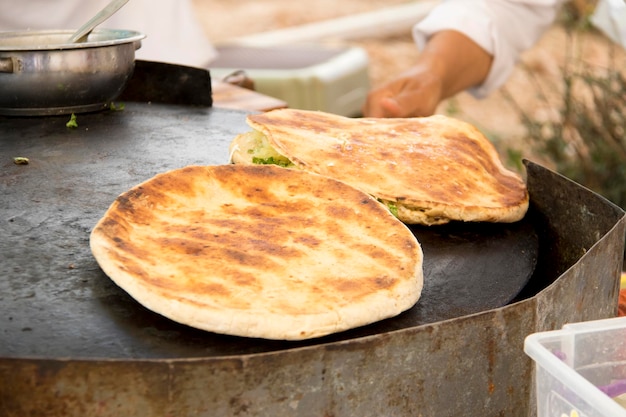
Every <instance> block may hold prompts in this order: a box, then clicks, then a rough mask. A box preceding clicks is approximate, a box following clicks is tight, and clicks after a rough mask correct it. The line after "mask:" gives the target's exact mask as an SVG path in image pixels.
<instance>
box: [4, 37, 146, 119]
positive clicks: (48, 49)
mask: <svg viewBox="0 0 626 417" xmlns="http://www.w3.org/2000/svg"><path fill="white" fill-rule="evenodd" d="M72 34H73V31H71V30H57V31H20V32H1V33H0V91H2V94H0V114H1V115H13V116H37V115H53V114H70V113H82V112H89V111H96V110H101V109H105V108H108V106H109V104H110V102H111V101H112V100H114V99H115V98H116V97H117V96H118V95H119V94H120V93H121V92H122V90H123V89H124V86H125V85H126V83H127V82H128V80H129V78H130V76H131V75H132V73H133V68H134V63H135V50H136V49H138V48H140V46H141V39H143V38H144V37H145V36H144V35H143V34H141V33H138V32H134V31H126V30H113V29H96V30H94V31H93V32H92V33H91V34H89V36H88V38H87V40H86V41H85V42H79V43H68V40H69V38H70V36H71V35H72Z"/></svg>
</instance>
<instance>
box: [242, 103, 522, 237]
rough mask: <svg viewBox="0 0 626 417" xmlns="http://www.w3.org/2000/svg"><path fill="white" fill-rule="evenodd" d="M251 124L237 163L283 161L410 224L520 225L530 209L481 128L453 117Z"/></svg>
mask: <svg viewBox="0 0 626 417" xmlns="http://www.w3.org/2000/svg"><path fill="white" fill-rule="evenodd" d="M247 122H248V124H249V125H250V126H251V127H252V128H253V129H254V130H253V131H252V132H248V133H244V134H241V135H239V136H237V137H236V138H235V139H234V140H233V142H232V144H231V149H230V153H231V161H232V162H234V163H236V164H252V163H277V164H279V165H283V166H293V167H295V168H298V169H301V170H305V171H309V172H315V173H317V174H321V175H326V176H329V177H332V178H335V179H338V180H340V181H343V182H345V183H347V184H350V185H352V186H354V187H356V188H358V189H360V190H362V191H365V192H367V193H368V194H370V195H372V196H374V197H376V198H377V199H379V200H380V201H381V202H383V203H384V204H386V205H387V206H388V207H390V208H391V209H392V211H393V212H394V213H395V214H396V215H397V216H398V218H399V219H400V220H402V221H403V222H405V223H418V224H425V225H434V224H443V223H447V222H449V221H451V220H458V221H484V222H514V221H517V220H520V219H522V218H523V217H524V215H525V213H526V211H527V209H528V200H529V198H528V191H527V189H526V184H525V182H524V181H523V179H522V178H521V176H520V175H518V174H517V173H515V172H513V171H510V170H508V169H506V168H505V167H504V166H503V165H502V163H501V161H500V158H499V155H498V153H497V151H496V149H495V148H494V146H493V145H492V144H491V142H489V140H488V139H487V138H485V137H484V136H483V135H482V134H481V133H480V131H478V129H476V128H475V127H473V126H472V125H470V124H468V123H465V122H462V121H460V120H457V119H454V118H450V117H446V116H442V115H436V116H431V117H423V118H407V119H376V118H347V117H343V116H338V115H334V114H330V113H324V112H316V111H307V110H296V109H281V110H274V111H271V112H267V113H263V114H255V115H250V116H248V118H247Z"/></svg>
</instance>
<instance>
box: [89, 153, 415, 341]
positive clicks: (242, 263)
mask: <svg viewBox="0 0 626 417" xmlns="http://www.w3.org/2000/svg"><path fill="white" fill-rule="evenodd" d="M90 245H91V250H92V253H93V255H94V257H95V258H96V260H97V261H98V264H99V265H100V266H101V268H102V269H103V271H104V272H105V273H106V274H107V275H108V276H109V277H110V278H111V279H112V280H113V281H114V282H116V283H117V284H118V285H119V286H120V287H121V288H122V289H124V290H125V291H127V292H128V293H129V294H130V295H131V296H132V297H134V298H135V299H136V300H137V301H138V302H139V303H141V304H143V305H144V306H145V307H147V308H148V309H150V310H153V311H155V312H157V313H160V314H162V315H163V316H166V317H168V318H170V319H172V320H174V321H177V322H180V323H183V324H186V325H189V326H192V327H196V328H199V329H204V330H208V331H212V332H217V333H224V334H230V335H238V336H247V337H259V338H267V339H290V340H298V339H308V338H314V337H319V336H323V335H327V334H330V333H335V332H340V331H343V330H347V329H350V328H353V327H357V326H362V325H365V324H368V323H372V322H375V321H378V320H382V319H384V318H388V317H392V316H395V315H397V314H399V313H401V312H402V311H405V310H407V309H409V308H410V307H411V306H413V305H414V304H415V303H416V302H417V300H418V299H419V297H420V294H421V290H422V285H423V272H422V263H423V259H422V250H421V247H420V245H419V243H418V241H417V240H416V238H415V236H414V235H413V234H412V233H411V231H410V230H409V229H408V228H407V227H406V226H405V225H404V224H402V223H401V222H400V221H398V220H397V219H396V218H395V217H393V216H392V215H391V214H390V213H389V212H388V211H387V210H386V209H385V208H384V207H383V206H382V205H381V204H379V203H378V202H377V201H376V200H374V199H373V198H372V197H371V196H369V195H367V194H365V193H363V192H361V191H358V190H356V189H355V188H353V187H350V186H348V185H346V184H344V183H342V182H339V181H336V180H333V179H331V178H328V177H324V176H320V175H316V174H310V173H307V172H303V171H296V170H288V169H284V168H279V167H276V166H243V165H221V166H190V167H186V168H182V169H178V170H174V171H170V172H166V173H163V174H159V175H157V176H155V177H154V178H152V179H150V180H147V181H145V182H144V183H142V184H139V185H137V186H135V187H133V188H132V189H130V190H129V191H127V192H125V193H123V194H122V195H120V196H119V197H118V198H117V199H116V200H115V201H114V202H113V204H112V205H111V206H110V208H109V209H108V210H107V211H106V213H105V215H104V216H103V217H102V218H101V219H100V221H99V222H98V223H97V225H96V226H95V227H94V229H93V231H92V233H91V236H90Z"/></svg>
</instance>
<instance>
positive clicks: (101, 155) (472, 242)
mask: <svg viewBox="0 0 626 417" xmlns="http://www.w3.org/2000/svg"><path fill="white" fill-rule="evenodd" d="M245 116H246V113H244V112H239V111H234V110H223V109H218V108H203V107H192V106H174V105H157V104H143V103H126V108H125V109H124V110H123V111H105V112H100V113H93V114H83V115H79V116H78V118H77V123H78V128H74V129H70V128H67V127H66V125H65V124H66V122H67V121H68V120H69V118H68V117H47V118H2V117H0V133H1V134H0V195H1V196H2V199H1V201H2V204H1V205H0V235H1V236H2V237H1V238H0V254H1V256H0V357H50V358H60V357H64V358H137V359H141V358H180V357H208V356H224V355H240V354H250V353H259V352H270V351H275V350H282V349H289V348H293V347H297V346H305V345H312V344H318V343H323V342H328V341H339V340H347V339H352V338H357V337H361V336H367V335H373V334H380V333H384V332H390V331H393V330H398V329H403V328H407V327H413V326H417V325H420V324H426V323H433V322H437V321H442V320H447V319H451V318H456V317H461V316H466V315H470V314H474V313H479V312H483V311H487V310H490V309H493V308H497V307H500V306H504V305H506V304H507V303H510V302H511V301H512V300H514V299H515V297H516V296H517V295H518V294H519V292H520V290H522V288H523V287H524V286H525V284H526V283H527V282H528V280H529V278H530V277H531V275H532V273H533V270H534V267H535V263H536V261H537V256H538V238H537V233H536V232H535V227H534V225H533V224H532V222H531V220H529V219H525V220H523V221H521V222H518V223H514V224H462V223H453V224H449V225H446V226H437V227H412V228H411V229H412V230H413V232H414V233H415V234H416V236H417V237H418V240H419V241H420V243H421V244H422V247H423V250H424V271H425V284H424V290H423V295H422V297H421V299H420V300H419V302H418V303H417V304H416V305H415V306H414V307H413V308H412V309H411V310H409V311H407V312H405V313H403V314H401V315H400V316H398V317H395V318H392V319H388V320H384V321H381V322H379V323H375V324H372V325H369V326H365V327H361V328H358V329H354V330H350V331H347V332H343V333H340V334H336V335H332V336H328V337H324V338H321V339H315V340H309V341H303V342H297V343H296V342H284V341H269V340H259V339H248V338H239V337H231V336H223V335H218V334H213V333H210V332H204V331H200V330H196V329H192V328H189V327H187V326H184V325H180V324H178V323H175V322H172V321H170V320H168V319H166V318H164V317H162V316H160V315H158V314H156V313H153V312H151V311H149V310H147V309H145V308H144V307H142V306H141V305H140V304H138V303H137V302H135V301H134V300H133V299H132V298H131V297H130V296H128V295H127V294H126V293H125V292H124V291H123V290H121V289H120V288H119V287H117V286H116V285H115V284H114V283H113V282H112V281H111V280H110V279H109V278H108V277H107V276H106V275H105V274H104V273H103V272H102V271H101V270H100V268H99V267H98V265H97V264H96V261H95V259H94V258H93V256H92V255H91V252H90V249H89V233H90V231H91V228H92V227H93V226H94V225H95V223H96V222H97V220H98V219H99V218H100V217H101V216H102V215H103V214H104V212H105V211H106V209H107V208H108V206H109V205H110V204H111V203H112V202H113V200H114V199H115V198H116V197H117V196H118V195H119V194H121V193H122V192H124V191H126V190H127V189H128V188H130V187H132V186H134V185H136V184H137V183H139V182H141V181H144V180H146V179H148V178H150V177H152V176H153V175H155V174H157V173H160V172H164V171H167V170H170V169H174V168H179V167H183V166H186V165H193V164H202V165H209V164H222V163H227V160H228V145H229V144H230V141H231V140H232V139H233V138H234V136H235V135H236V134H238V133H241V132H245V131H247V130H249V128H248V126H247V125H246V123H245ZM14 157H26V158H29V161H30V163H29V164H27V165H17V164H15V163H14V161H13V158H14Z"/></svg>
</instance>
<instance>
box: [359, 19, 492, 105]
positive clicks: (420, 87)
mask: <svg viewBox="0 0 626 417" xmlns="http://www.w3.org/2000/svg"><path fill="white" fill-rule="evenodd" d="M491 62H492V56H491V55H490V54H489V53H488V52H487V51H485V50H484V49H483V48H481V47H480V46H478V45H477V44H476V43H475V42H474V41H472V40H471V39H470V38H468V37H467V36H465V35H463V34H462V33H460V32H457V31H454V30H444V31H441V32H438V33H436V34H434V35H433V36H432V37H431V38H430V39H429V41H428V43H427V44H426V46H425V48H424V50H423V51H422V52H421V53H420V55H419V56H418V59H417V62H416V63H415V65H414V66H413V67H411V68H410V69H409V70H408V71H406V72H404V73H402V74H400V75H399V76H398V77H397V78H395V79H394V80H392V81H391V82H389V83H387V84H385V85H383V86H381V87H379V88H377V89H375V90H372V91H371V92H370V94H369V95H368V98H367V101H366V103H365V106H364V108H363V114H364V115H365V116H368V117H410V116H427V115H430V114H432V113H433V112H434V111H435V109H436V107H437V105H438V104H439V102H441V101H442V100H443V99H446V98H448V97H451V96H453V95H455V94H457V93H459V92H461V91H463V90H466V89H468V88H470V87H473V86H475V85H478V84H481V83H482V82H483V81H484V79H485V78H486V77H487V74H488V73H489V68H490V67H491Z"/></svg>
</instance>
